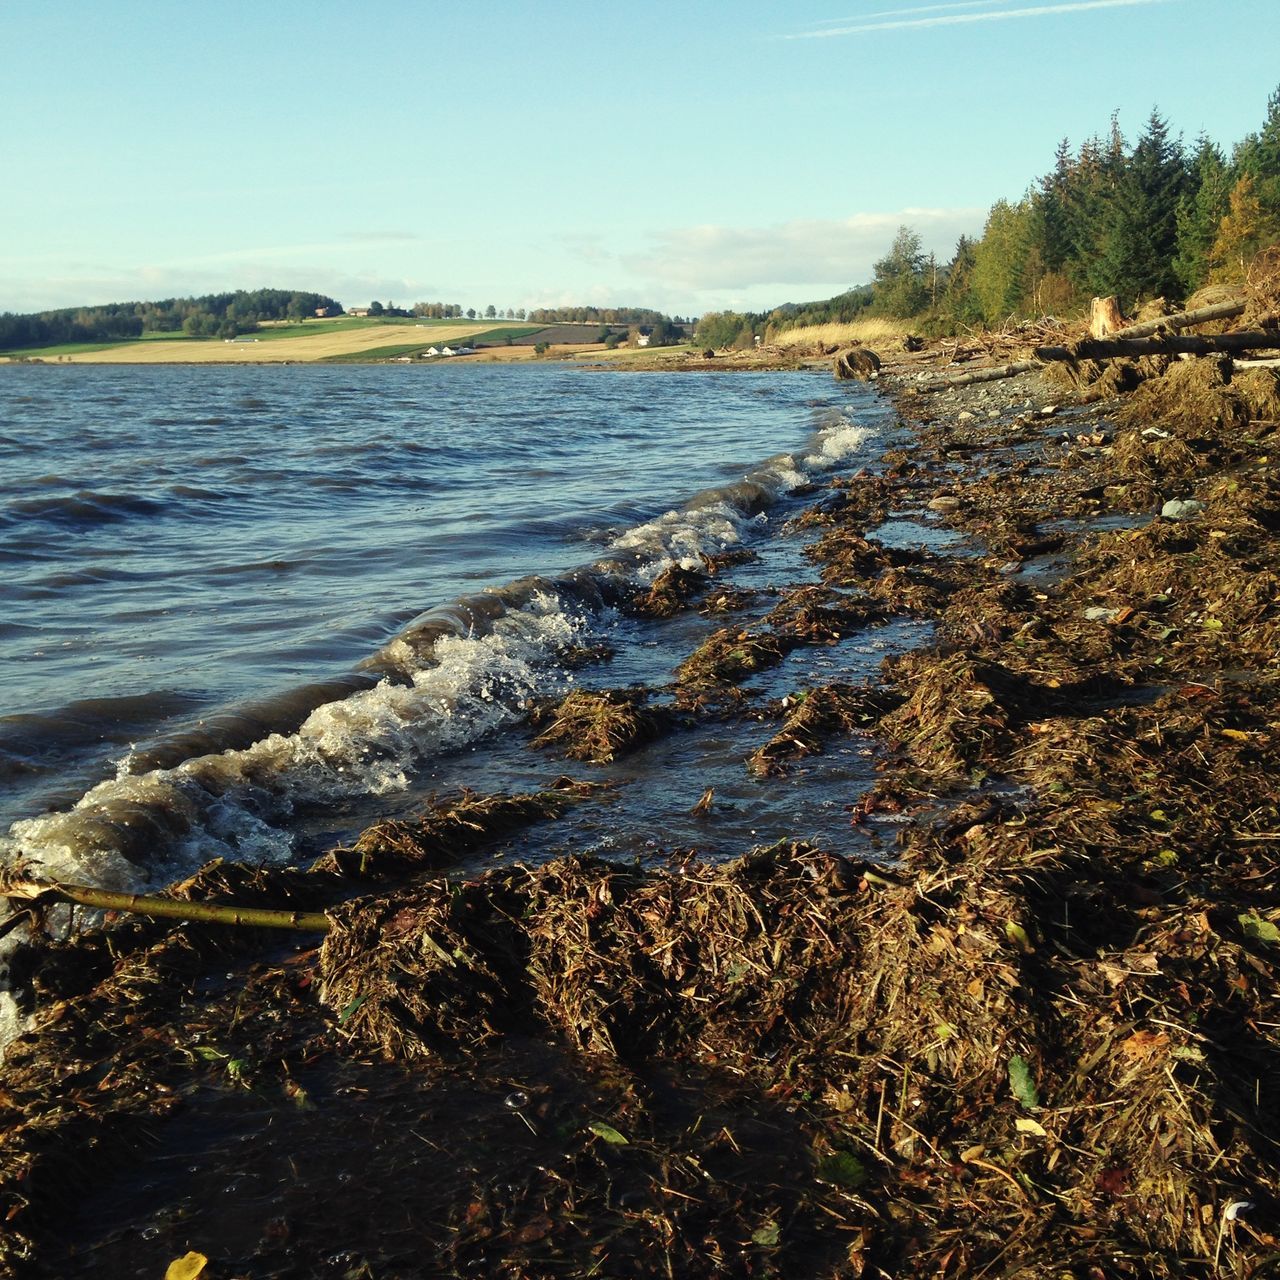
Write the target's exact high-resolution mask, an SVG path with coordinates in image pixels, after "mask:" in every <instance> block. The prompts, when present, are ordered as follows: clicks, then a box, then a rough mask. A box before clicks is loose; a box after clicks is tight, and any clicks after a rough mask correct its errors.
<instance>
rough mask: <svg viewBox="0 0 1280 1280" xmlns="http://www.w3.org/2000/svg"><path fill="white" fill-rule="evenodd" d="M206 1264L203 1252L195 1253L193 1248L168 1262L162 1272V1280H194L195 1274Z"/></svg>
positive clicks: (207, 1260) (206, 1260)
mask: <svg viewBox="0 0 1280 1280" xmlns="http://www.w3.org/2000/svg"><path fill="white" fill-rule="evenodd" d="M208 1265H209V1259H208V1258H206V1257H205V1256H204V1254H203V1253H196V1251H195V1250H194V1249H193V1250H192V1251H191V1252H190V1253H188V1254H184V1255H183V1256H182V1257H181V1258H174V1260H173V1261H172V1262H171V1263H169V1266H168V1268H167V1269H166V1270H165V1273H164V1280H196V1276H198V1275H199V1274H200V1273H201V1272H202V1271H203V1270H204V1269H205V1267H207V1266H208Z"/></svg>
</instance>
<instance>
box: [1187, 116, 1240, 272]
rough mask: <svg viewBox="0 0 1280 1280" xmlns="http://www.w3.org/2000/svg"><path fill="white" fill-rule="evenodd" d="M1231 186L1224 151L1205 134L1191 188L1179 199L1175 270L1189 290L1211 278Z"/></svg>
mask: <svg viewBox="0 0 1280 1280" xmlns="http://www.w3.org/2000/svg"><path fill="white" fill-rule="evenodd" d="M1231 186H1232V183H1231V175H1230V173H1229V172H1228V170H1227V162H1226V159H1225V158H1224V156H1223V154H1222V152H1221V151H1220V150H1219V149H1218V147H1217V146H1216V145H1215V144H1214V143H1212V142H1210V141H1209V139H1208V138H1205V137H1201V139H1200V141H1199V143H1198V144H1197V146H1196V154H1195V159H1194V161H1193V162H1192V166H1191V174H1190V179H1189V183H1188V190H1187V192H1185V193H1184V195H1183V197H1182V199H1181V200H1180V201H1179V202H1178V217H1177V223H1178V252H1177V254H1176V255H1175V256H1174V259H1173V269H1174V272H1175V274H1176V275H1177V277H1178V279H1179V281H1181V283H1182V285H1183V288H1184V289H1185V290H1186V292H1187V293H1188V294H1191V293H1194V292H1195V291H1196V290H1197V289H1198V288H1199V287H1200V286H1201V285H1202V284H1204V282H1205V281H1206V280H1207V279H1208V278H1209V271H1210V269H1211V266H1212V261H1211V254H1212V252H1213V245H1214V241H1215V240H1216V239H1217V238H1218V228H1219V227H1220V225H1221V223H1222V219H1223V218H1224V217H1225V216H1226V214H1227V210H1228V208H1229V205H1230V197H1231Z"/></svg>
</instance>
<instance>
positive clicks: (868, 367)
mask: <svg viewBox="0 0 1280 1280" xmlns="http://www.w3.org/2000/svg"><path fill="white" fill-rule="evenodd" d="M833 372H834V373H835V375H836V379H837V380H838V381H840V382H847V381H849V380H850V379H856V380H857V381H858V382H870V381H871V380H872V379H873V378H875V377H878V376H879V374H880V357H879V356H878V355H876V353H875V352H874V351H868V350H867V349H866V348H865V347H850V348H849V350H848V351H842V352H841V353H840V354H839V355H838V356H836V359H835V365H834V369H833Z"/></svg>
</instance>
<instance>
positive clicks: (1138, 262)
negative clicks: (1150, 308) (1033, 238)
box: [1092, 111, 1187, 306]
mask: <svg viewBox="0 0 1280 1280" xmlns="http://www.w3.org/2000/svg"><path fill="white" fill-rule="evenodd" d="M1186 186H1187V166H1186V157H1185V154H1184V152H1183V148H1182V143H1181V142H1180V141H1179V140H1178V139H1175V138H1171V137H1170V135H1169V127H1168V125H1167V124H1166V123H1165V121H1164V119H1163V118H1162V117H1161V115H1160V113H1159V112H1158V111H1152V113H1151V116H1150V118H1149V119H1148V121H1147V127H1146V129H1145V130H1144V132H1143V135H1142V137H1141V138H1140V139H1139V141H1138V144H1137V146H1136V147H1135V148H1134V150H1133V155H1132V156H1131V157H1129V160H1128V162H1127V163H1125V164H1123V166H1122V167H1121V168H1120V170H1119V173H1118V180H1117V181H1116V183H1115V186H1114V189H1113V193H1112V197H1111V199H1110V200H1109V201H1108V203H1107V205H1106V212H1105V215H1104V221H1103V228H1102V235H1101V240H1100V249H1101V252H1100V255H1099V258H1098V262H1097V265H1096V267H1095V269H1094V271H1093V273H1092V276H1093V279H1094V281H1095V282H1096V283H1097V285H1098V291H1099V292H1101V293H1114V294H1115V295H1116V296H1117V297H1118V298H1119V299H1120V302H1121V305H1122V306H1128V305H1129V304H1130V303H1132V302H1133V300H1134V299H1135V298H1136V297H1137V296H1138V295H1140V294H1141V295H1145V296H1147V297H1155V296H1156V295H1158V294H1165V293H1173V292H1176V291H1177V288H1178V278H1177V276H1176V275H1175V274H1174V270H1173V258H1174V255H1175V253H1176V252H1177V247H1178V223H1177V216H1178V203H1179V201H1180V200H1181V198H1182V196H1183V193H1184V191H1185V189H1186Z"/></svg>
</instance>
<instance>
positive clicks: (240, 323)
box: [0, 289, 342, 351]
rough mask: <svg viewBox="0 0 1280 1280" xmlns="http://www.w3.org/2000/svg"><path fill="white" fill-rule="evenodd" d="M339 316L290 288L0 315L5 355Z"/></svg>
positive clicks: (323, 298)
mask: <svg viewBox="0 0 1280 1280" xmlns="http://www.w3.org/2000/svg"><path fill="white" fill-rule="evenodd" d="M317 315H325V316H340V315H342V304H341V303H340V302H337V301H335V299H333V298H330V297H329V296H328V295H327V294H323V293H310V292H306V291H303V290H289V289H254V290H252V291H250V290H245V289H237V290H235V291H234V292H233V293H208V294H204V295H203V296H202V297H198V298H166V299H164V300H162V301H159V302H111V303H107V304H106V305H104V306H97V307H67V308H64V309H62V310H58V311H40V312H35V313H31V314H27V315H14V314H12V313H6V314H4V315H0V351H21V350H22V349H24V348H28V347H47V346H54V345H57V344H59V343H67V342H118V341H121V340H127V339H129V338H140V337H142V335H143V334H145V333H168V334H173V335H174V336H175V337H177V336H179V335H183V334H185V335H186V336H187V337H218V338H235V337H238V336H239V335H241V334H244V333H253V332H254V331H255V330H256V329H257V328H258V326H259V325H260V324H261V323H262V322H263V321H268V320H296V321H301V320H304V319H306V318H308V317H314V316H317Z"/></svg>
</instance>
